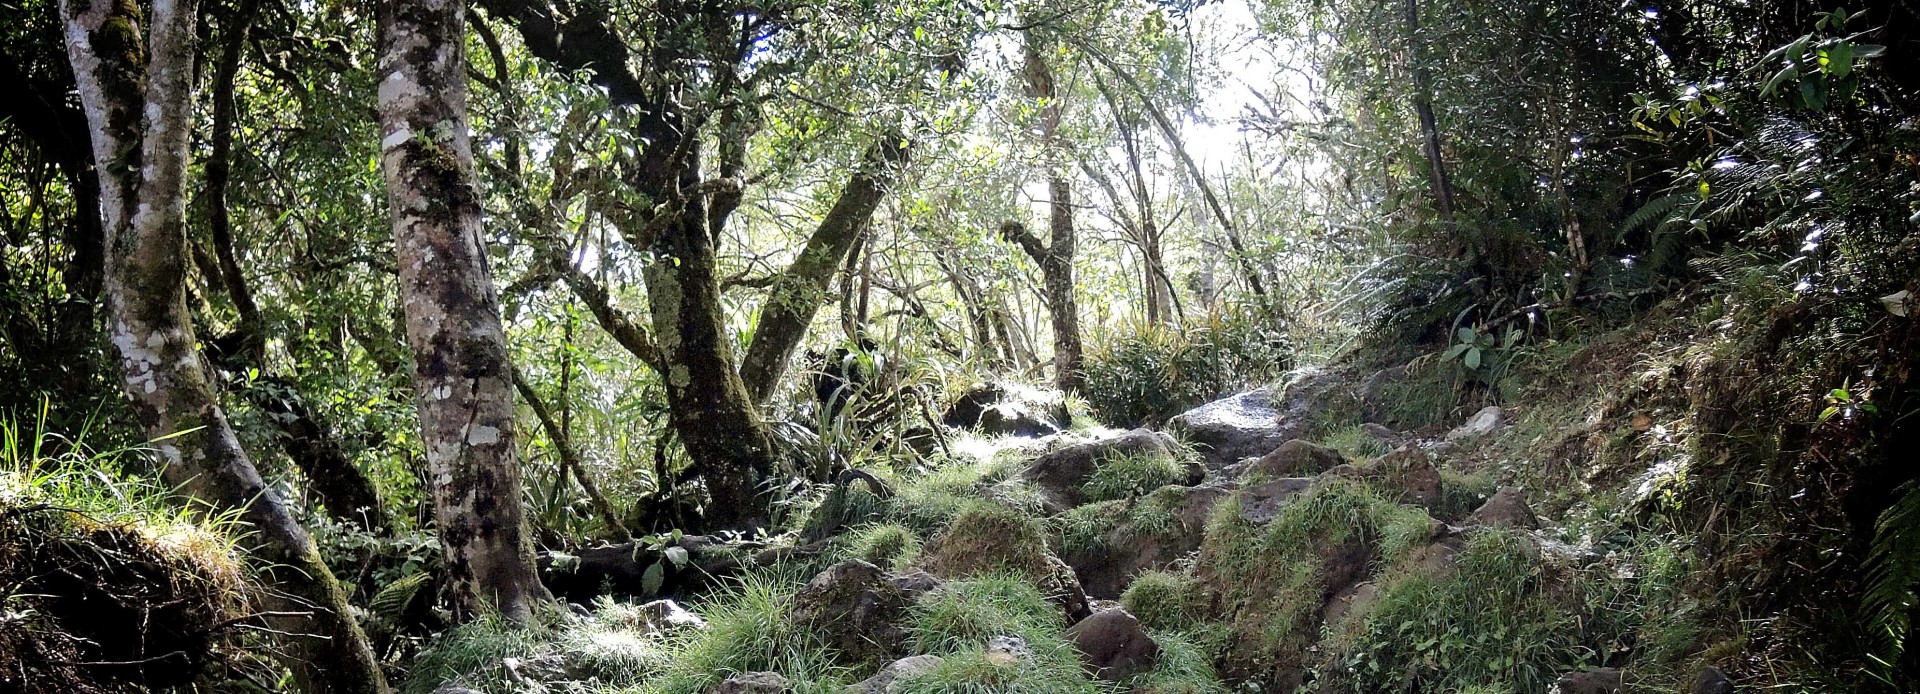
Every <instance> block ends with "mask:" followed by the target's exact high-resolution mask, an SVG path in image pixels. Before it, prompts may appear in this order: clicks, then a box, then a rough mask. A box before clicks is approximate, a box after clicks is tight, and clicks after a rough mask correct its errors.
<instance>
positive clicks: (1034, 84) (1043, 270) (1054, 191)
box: [1000, 32, 1080, 390]
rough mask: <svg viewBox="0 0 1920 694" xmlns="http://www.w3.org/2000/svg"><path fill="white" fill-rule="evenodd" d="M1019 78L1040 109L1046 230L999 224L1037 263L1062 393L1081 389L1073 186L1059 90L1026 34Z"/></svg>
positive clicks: (1017, 223)
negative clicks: (1062, 130)
mask: <svg viewBox="0 0 1920 694" xmlns="http://www.w3.org/2000/svg"><path fill="white" fill-rule="evenodd" d="M1022 77H1024V78H1025V88H1026V94H1027V96H1028V97H1029V98H1031V99H1034V100H1035V101H1037V102H1039V105H1040V150H1041V158H1042V161H1043V162H1044V165H1045V166H1046V169H1047V231H1048V234H1049V239H1048V240H1047V241H1046V242H1042V241H1041V240H1040V238H1039V237H1037V236H1034V235H1033V232H1031V231H1028V230H1027V228H1026V226H1025V225H1022V224H1020V223H1019V222H1013V221H1009V222H1007V223H1005V224H1002V225H1001V226H1000V233H1001V235H1002V236H1005V237H1006V239H1007V240H1008V241H1012V242H1014V243H1017V244H1019V245H1020V248H1021V250H1023V251H1026V253H1027V255H1028V256H1029V257H1031V258H1033V262H1035V263H1037V264H1039V265H1040V274H1041V277H1042V279H1043V282H1044V284H1045V287H1046V297H1047V311H1048V313H1049V314H1050V315H1051V316H1052V324H1053V382H1054V385H1056V386H1058V387H1059V388H1060V389H1061V390H1078V389H1079V387H1080V309H1079V306H1078V305H1076V304H1075V303H1074V296H1073V256H1074V249H1075V246H1076V245H1077V242H1076V239H1075V236H1074V232H1073V182H1072V180H1071V179H1070V178H1068V176H1069V175H1070V174H1069V172H1068V169H1067V156H1068V155H1067V152H1066V151H1065V150H1066V148H1067V144H1066V143H1065V142H1064V141H1063V140H1062V137H1061V135H1060V115H1061V114H1060V111H1061V109H1060V90H1059V89H1058V87H1057V86H1056V85H1055V84H1054V79H1053V70H1052V68H1051V67H1050V66H1049V65H1048V64H1047V58H1046V56H1045V55H1043V54H1042V53H1041V52H1040V47H1039V46H1036V45H1034V38H1033V34H1032V33H1031V32H1029V33H1028V34H1027V37H1026V44H1025V47H1024V60H1023V61H1022Z"/></svg>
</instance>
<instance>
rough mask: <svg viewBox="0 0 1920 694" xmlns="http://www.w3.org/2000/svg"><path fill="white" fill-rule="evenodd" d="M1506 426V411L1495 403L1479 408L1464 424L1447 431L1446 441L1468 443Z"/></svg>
mask: <svg viewBox="0 0 1920 694" xmlns="http://www.w3.org/2000/svg"><path fill="white" fill-rule="evenodd" d="M1506 426H1507V413H1506V411H1505V410H1502V409H1500V408H1499V406H1497V405H1488V406H1486V407H1482V408H1480V411H1479V412H1475V413H1473V416H1472V417H1468V418H1467V421H1466V423H1465V424H1461V425H1460V426H1458V427H1455V428H1454V430H1453V431H1449V432H1447V442H1448V443H1470V442H1473V441H1477V440H1479V439H1481V438H1484V437H1485V436H1486V435H1488V434H1491V433H1493V432H1496V431H1499V430H1501V429H1503V428H1505V427H1506Z"/></svg>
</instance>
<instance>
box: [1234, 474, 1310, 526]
mask: <svg viewBox="0 0 1920 694" xmlns="http://www.w3.org/2000/svg"><path fill="white" fill-rule="evenodd" d="M1313 484H1314V478H1312V477H1282V478H1280V479H1277V480H1268V481H1265V482H1261V483H1258V484H1251V485H1248V486H1246V487H1243V488H1241V489H1240V491H1239V492H1238V494H1237V496H1238V498H1239V500H1240V517H1241V518H1245V519H1246V520H1247V522H1249V523H1255V524H1258V525H1266V524H1268V523H1271V522H1273V519H1274V518H1275V517H1276V516H1279V515H1280V507H1282V506H1285V505H1286V503H1287V502H1289V501H1292V500H1293V498H1294V497H1296V496H1299V495H1300V494H1301V493H1303V492H1306V491H1307V490H1308V489H1312V488H1313Z"/></svg>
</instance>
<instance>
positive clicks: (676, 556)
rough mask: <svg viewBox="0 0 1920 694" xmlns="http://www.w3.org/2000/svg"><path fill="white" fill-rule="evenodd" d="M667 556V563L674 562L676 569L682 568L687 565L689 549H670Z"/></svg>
mask: <svg viewBox="0 0 1920 694" xmlns="http://www.w3.org/2000/svg"><path fill="white" fill-rule="evenodd" d="M666 554H667V561H670V562H673V565H674V566H675V567H681V566H686V565H687V548H685V547H668V548H667V552H666Z"/></svg>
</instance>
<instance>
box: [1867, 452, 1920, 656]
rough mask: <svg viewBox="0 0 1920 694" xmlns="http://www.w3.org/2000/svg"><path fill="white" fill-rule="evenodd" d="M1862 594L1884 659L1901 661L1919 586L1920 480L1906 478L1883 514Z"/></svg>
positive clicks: (1876, 533) (1911, 623) (1877, 527)
mask: <svg viewBox="0 0 1920 694" xmlns="http://www.w3.org/2000/svg"><path fill="white" fill-rule="evenodd" d="M1866 578H1867V583H1866V590H1865V591H1864V593H1863V595H1862V600H1861V603H1862V604H1861V607H1862V608H1864V612H1865V617H1866V619H1867V623H1868V624H1870V625H1872V628H1873V631H1874V632H1875V633H1877V634H1878V635H1879V637H1880V644H1879V648H1880V652H1879V653H1876V654H1874V655H1875V660H1878V661H1880V662H1881V663H1893V662H1898V660H1899V658H1900V654H1901V653H1902V652H1904V651H1905V650H1906V640H1907V635H1908V633H1909V632H1910V631H1911V630H1912V626H1913V608H1914V605H1915V604H1916V603H1917V602H1920V599H1917V596H1916V595H1915V592H1914V589H1915V588H1916V587H1920V486H1915V485H1913V484H1908V485H1907V489H1906V493H1905V494H1902V495H1901V496H1900V500H1899V501H1896V502H1894V504H1893V506H1890V507H1888V508H1887V510H1886V511H1884V512H1882V513H1881V514H1880V519H1879V521H1878V522H1877V523H1876V524H1875V526H1874V536H1873V551H1872V554H1871V555H1870V556H1869V558H1868V563H1867V577H1866Z"/></svg>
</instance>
